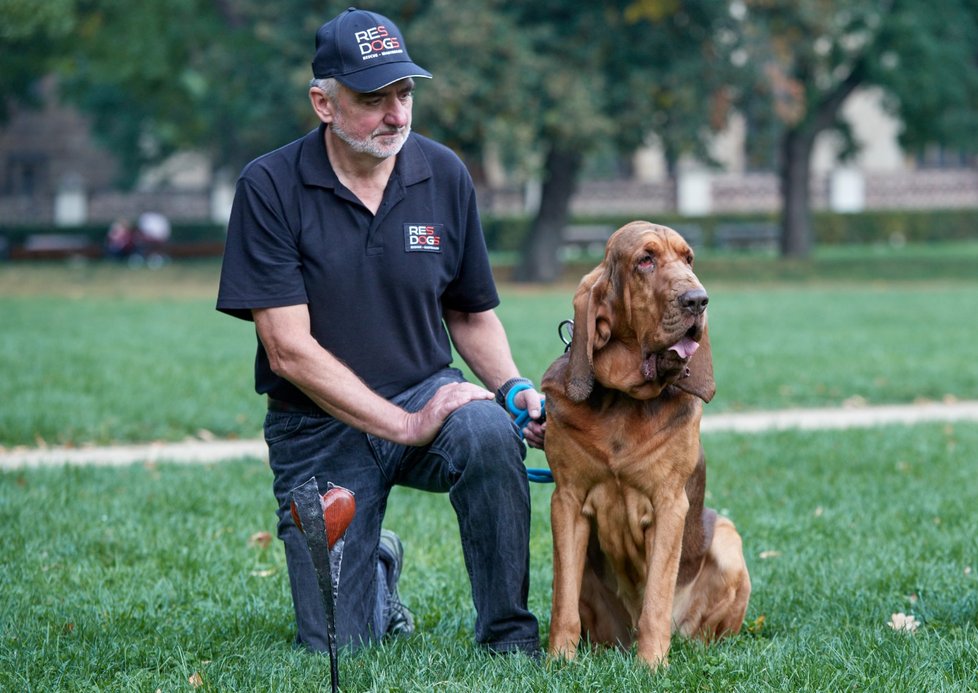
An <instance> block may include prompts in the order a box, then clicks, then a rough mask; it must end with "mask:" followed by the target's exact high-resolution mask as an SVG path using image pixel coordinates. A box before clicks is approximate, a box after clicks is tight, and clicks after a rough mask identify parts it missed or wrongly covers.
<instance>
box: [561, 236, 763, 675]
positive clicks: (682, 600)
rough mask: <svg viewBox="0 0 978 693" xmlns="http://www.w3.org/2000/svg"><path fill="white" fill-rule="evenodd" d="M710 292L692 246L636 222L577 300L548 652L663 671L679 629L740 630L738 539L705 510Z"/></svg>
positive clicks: (743, 585) (708, 636)
mask: <svg viewBox="0 0 978 693" xmlns="http://www.w3.org/2000/svg"><path fill="white" fill-rule="evenodd" d="M707 301H708V297H707V293H706V291H705V290H704V289H703V286H702V285H701V284H700V282H699V280H698V279H697V278H696V275H695V274H693V252H692V250H691V249H690V247H689V246H688V245H687V244H686V242H685V241H684V240H683V239H682V237H681V236H680V235H679V234H678V233H676V232H675V231H673V230H672V229H668V228H666V227H664V226H657V225H654V224H650V223H648V222H632V223H630V224H627V225H626V226H623V227H622V228H620V229H618V231H616V232H615V233H614V234H613V235H612V236H611V238H610V239H609V240H608V245H607V249H606V251H605V258H604V261H603V262H602V263H601V264H600V265H598V266H597V267H596V268H595V269H594V270H593V271H591V272H590V273H589V274H588V275H587V276H585V277H584V279H582V280H581V283H580V286H579V287H578V289H577V293H576V294H575V296H574V335H573V338H572V340H571V344H570V348H569V351H568V353H567V354H565V355H564V356H562V357H560V358H559V359H557V361H555V362H554V363H553V365H552V366H550V368H549V369H548V370H547V372H546V374H545V375H544V377H543V391H544V392H545V393H546V396H547V421H548V423H547V437H546V454H547V460H548V462H549V464H550V468H551V470H552V471H553V475H554V481H555V483H556V489H555V490H554V494H553V497H552V499H551V511H550V512H551V522H552V526H553V541H554V584H553V611H552V614H551V621H550V653H551V655H553V656H561V657H566V658H573V657H574V655H575V653H576V650H577V646H578V644H579V642H580V639H581V635H582V634H583V635H584V636H585V637H586V638H587V639H589V640H590V641H591V642H592V643H604V644H609V645H616V644H617V645H619V646H621V647H626V648H627V647H630V646H631V644H632V642H633V641H634V640H637V642H638V655H639V657H641V658H642V659H643V660H644V661H645V662H647V663H649V664H650V665H652V666H653V667H654V666H657V665H659V664H667V663H668V660H667V656H668V653H669V641H670V637H671V633H672V631H673V630H677V631H679V632H680V633H682V634H683V635H686V636H696V637H700V638H703V639H705V640H712V639H714V638H717V637H720V636H722V635H724V634H729V633H736V632H738V631H739V630H740V627H741V624H742V623H743V620H744V614H745V612H746V610H747V600H748V598H749V596H750V577H749V576H748V574H747V566H746V563H745V562H744V555H743V549H742V547H741V540H740V535H739V534H737V530H736V529H735V528H734V526H733V523H732V522H730V520H728V519H727V518H724V517H718V516H717V514H716V513H715V512H714V511H713V510H710V509H709V508H705V507H703V496H704V494H705V490H706V460H705V457H704V455H703V450H702V447H701V446H700V435H699V433H700V417H701V414H702V410H703V402H704V401H705V402H709V401H710V399H711V398H712V397H713V394H714V392H715V390H716V387H715V385H714V382H713V363H712V359H711V352H710V344H709V339H708V337H707V329H706V304H707Z"/></svg>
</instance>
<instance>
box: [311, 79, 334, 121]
mask: <svg viewBox="0 0 978 693" xmlns="http://www.w3.org/2000/svg"><path fill="white" fill-rule="evenodd" d="M309 102H310V103H311V104H312V110H313V111H315V112H316V116H317V117H318V118H319V120H320V121H322V122H324V123H327V124H329V123H332V122H333V113H334V106H333V102H332V101H330V100H329V97H327V96H326V92H324V91H323V90H322V89H320V88H319V87H309Z"/></svg>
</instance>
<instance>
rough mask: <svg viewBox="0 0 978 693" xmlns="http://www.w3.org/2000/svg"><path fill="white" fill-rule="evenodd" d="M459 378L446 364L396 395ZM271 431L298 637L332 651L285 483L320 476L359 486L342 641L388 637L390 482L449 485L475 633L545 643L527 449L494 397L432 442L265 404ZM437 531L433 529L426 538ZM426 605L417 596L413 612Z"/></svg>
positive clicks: (412, 400) (423, 391) (419, 400)
mask: <svg viewBox="0 0 978 693" xmlns="http://www.w3.org/2000/svg"><path fill="white" fill-rule="evenodd" d="M462 380H463V377H462V374H461V372H459V371H458V370H456V369H454V368H448V369H445V370H443V371H440V372H438V373H436V374H434V375H433V376H431V377H430V378H428V379H427V380H425V381H424V382H422V383H420V384H418V385H416V386H414V387H413V388H411V389H409V390H407V391H406V392H403V393H401V394H400V395H398V396H396V397H394V398H392V401H393V402H394V403H395V404H398V405H399V406H401V407H403V408H404V409H406V410H408V411H417V410H418V409H420V408H421V407H423V406H424V404H425V402H427V401H428V400H429V399H430V398H431V397H432V396H433V395H434V393H435V391H436V390H437V389H438V388H439V387H441V386H442V385H445V384H447V383H451V382H460V381H462ZM265 440H266V442H267V443H268V451H269V462H270V464H271V468H272V472H273V473H274V487H273V488H274V492H275V498H276V500H277V501H278V504H279V508H278V517H279V523H278V535H279V538H280V539H281V540H282V541H283V542H284V544H285V558H286V562H287V564H288V569H289V581H290V583H291V587H292V601H293V604H294V606H295V618H296V626H297V631H298V632H297V637H296V640H297V642H298V643H300V644H302V645H304V646H305V647H307V648H309V649H311V650H314V651H323V650H325V649H326V647H327V645H326V621H325V612H324V608H323V605H322V597H321V596H320V594H319V586H318V583H317V581H316V574H315V570H314V568H313V566H312V560H311V558H310V555H309V550H308V548H307V546H306V543H305V539H304V538H303V536H302V534H301V532H299V530H298V528H297V527H296V526H295V524H294V523H293V521H292V516H291V514H290V512H289V501H290V497H289V492H290V491H291V490H292V489H293V488H295V487H296V486H298V485H300V484H302V483H305V482H306V481H308V480H309V478H310V477H312V476H315V477H316V480H317V481H318V482H319V487H320V489H321V490H322V491H325V487H326V482H327V481H330V482H332V483H334V484H336V485H338V486H344V487H346V488H348V489H350V490H351V491H353V492H354V493H355V494H356V507H357V510H356V515H355V517H354V519H353V522H352V523H351V524H350V527H349V528H348V529H347V532H346V535H345V536H346V544H345V547H344V550H343V564H342V570H341V571H340V586H339V596H338V599H337V605H336V631H337V637H338V641H339V644H340V645H341V646H350V647H358V646H360V645H361V644H364V643H369V642H371V641H377V640H379V639H380V638H382V637H383V635H384V633H385V631H386V628H387V624H386V623H385V622H383V620H384V607H385V605H386V598H387V592H386V584H385V581H384V578H383V571H382V570H381V569H380V568H379V562H378V543H379V539H380V529H381V523H382V522H383V520H384V513H385V511H386V508H387V498H388V495H389V494H390V491H391V488H393V487H394V486H395V485H401V486H408V487H410V488H415V489H421V490H423V491H432V492H437V493H446V492H447V493H448V497H449V499H450V500H451V503H452V507H453V508H454V509H455V514H456V516H457V517H458V523H459V530H460V535H461V540H462V552H463V555H464V558H465V567H466V569H467V571H468V575H469V581H470V583H471V586H472V599H473V601H474V603H475V608H476V622H475V639H476V642H478V643H480V644H482V645H484V646H485V647H487V648H488V649H490V650H492V651H496V652H507V651H513V650H522V651H525V652H529V653H534V652H536V650H538V649H539V629H538V625H537V620H536V617H534V615H533V614H532V613H530V611H529V610H528V609H527V593H528V592H529V584H530V579H529V527H530V494H529V487H528V483H527V477H526V471H525V468H524V466H523V459H524V457H525V456H526V448H525V447H524V445H523V442H522V440H521V439H520V437H519V435H518V432H517V429H516V427H515V425H514V424H513V423H512V421H511V419H510V417H509V415H508V414H507V413H506V412H505V411H504V410H503V409H502V408H501V407H500V406H499V405H498V404H496V403H495V402H493V401H491V400H487V401H478V402H472V403H470V404H467V405H465V406H464V407H462V408H460V409H458V410H456V411H455V412H454V413H452V415H451V416H449V417H448V419H447V420H446V421H445V424H444V426H443V427H442V430H441V431H440V432H439V434H438V436H437V437H436V438H435V440H434V441H433V442H432V443H431V444H430V445H428V446H426V447H421V448H415V447H406V446H403V445H397V444H395V443H391V442H389V441H386V440H381V439H379V438H375V437H373V436H370V435H367V434H365V433H362V432H360V431H358V430H356V429H354V428H351V427H349V426H347V425H345V424H343V423H342V422H340V421H338V420H336V419H334V418H333V417H331V416H329V415H328V414H325V413H321V414H319V413H295V412H281V411H273V410H269V412H268V414H267V416H266V419H265ZM426 539H427V540H429V541H437V540H438V538H437V537H428V538H426ZM418 606H419V605H415V610H417V608H418Z"/></svg>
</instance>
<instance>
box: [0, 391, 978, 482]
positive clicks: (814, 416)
mask: <svg viewBox="0 0 978 693" xmlns="http://www.w3.org/2000/svg"><path fill="white" fill-rule="evenodd" d="M934 421H974V422H978V401H974V402H970V401H969V402H947V403H932V404H906V405H892V406H880V407H853V408H842V409H788V410H784V411H769V412H763V411H759V412H747V413H729V414H709V413H707V414H706V415H705V416H704V417H703V425H702V430H703V432H704V433H715V432H720V431H735V432H742V433H751V432H757V431H771V430H786V429H799V430H816V429H843V428H866V427H871V426H886V425H894V424H902V425H912V424H917V423H928V422H934ZM242 457H258V458H261V459H267V457H268V453H267V450H266V448H265V442H264V441H262V440H219V441H210V442H205V441H187V442H183V443H148V444H145V445H112V446H108V447H82V448H15V449H11V450H0V470H10V469H21V468H24V467H45V466H60V465H64V464H72V465H85V464H92V465H100V466H118V465H125V464H132V463H135V462H184V463H199V462H220V461H222V460H229V459H239V458H242Z"/></svg>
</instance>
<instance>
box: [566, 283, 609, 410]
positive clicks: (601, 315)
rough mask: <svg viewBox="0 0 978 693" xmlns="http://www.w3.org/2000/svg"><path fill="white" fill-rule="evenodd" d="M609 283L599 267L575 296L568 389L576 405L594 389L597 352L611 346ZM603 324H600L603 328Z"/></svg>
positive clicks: (568, 394) (568, 363)
mask: <svg viewBox="0 0 978 693" xmlns="http://www.w3.org/2000/svg"><path fill="white" fill-rule="evenodd" d="M607 286H608V280H607V277H606V275H605V272H604V268H603V267H601V266H599V267H597V268H595V269H594V270H593V271H592V272H590V273H589V274H588V275H587V276H586V277H584V279H582V280H581V284H580V286H578V287H577V293H576V294H575V296H574V335H573V337H571V343H570V349H569V351H568V362H567V365H568V368H567V375H566V380H565V382H564V389H565V391H566V393H567V397H568V398H570V400H571V401H573V402H583V401H584V400H586V399H587V398H588V396H589V395H590V394H591V390H592V389H593V388H594V358H593V357H594V351H595V349H600V348H601V347H603V346H604V345H605V344H607V343H608V339H609V338H610V337H611V328H610V326H609V324H608V317H607V310H606V309H605V307H604V296H605V293H606V291H607ZM599 323H600V324H599Z"/></svg>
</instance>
